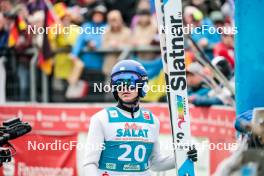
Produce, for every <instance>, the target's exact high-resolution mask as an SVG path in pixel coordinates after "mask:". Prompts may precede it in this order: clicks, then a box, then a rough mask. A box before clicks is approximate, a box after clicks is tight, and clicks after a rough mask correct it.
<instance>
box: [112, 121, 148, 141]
mask: <svg viewBox="0 0 264 176" xmlns="http://www.w3.org/2000/svg"><path fill="white" fill-rule="evenodd" d="M116 137H143V138H147V137H148V129H143V128H142V127H141V126H139V125H137V124H136V123H132V124H129V123H125V127H124V128H123V129H122V128H120V129H117V130H116Z"/></svg>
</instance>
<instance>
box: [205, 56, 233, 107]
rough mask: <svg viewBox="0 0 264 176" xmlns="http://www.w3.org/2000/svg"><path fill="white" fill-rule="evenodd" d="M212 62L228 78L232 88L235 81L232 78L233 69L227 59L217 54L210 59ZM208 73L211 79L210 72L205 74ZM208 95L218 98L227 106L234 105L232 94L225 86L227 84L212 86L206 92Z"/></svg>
mask: <svg viewBox="0 0 264 176" xmlns="http://www.w3.org/2000/svg"><path fill="white" fill-rule="evenodd" d="M212 64H213V65H214V66H215V67H216V68H218V69H219V70H220V71H221V72H222V74H223V75H224V76H225V77H226V79H227V80H229V82H228V83H229V86H230V87H232V88H234V87H235V83H234V79H233V71H232V69H231V66H230V64H229V63H228V61H227V60H226V59H225V58H224V57H222V56H218V57H215V58H214V59H213V60H212ZM210 75H211V77H212V79H213V76H212V74H210V73H208V74H207V76H210ZM208 95H209V97H213V98H218V99H219V100H220V101H221V102H222V104H224V105H228V106H234V105H235V101H234V97H233V94H232V93H231V92H230V90H229V89H228V88H227V85H224V84H219V85H218V87H214V89H212V90H211V91H210V92H209V93H208Z"/></svg>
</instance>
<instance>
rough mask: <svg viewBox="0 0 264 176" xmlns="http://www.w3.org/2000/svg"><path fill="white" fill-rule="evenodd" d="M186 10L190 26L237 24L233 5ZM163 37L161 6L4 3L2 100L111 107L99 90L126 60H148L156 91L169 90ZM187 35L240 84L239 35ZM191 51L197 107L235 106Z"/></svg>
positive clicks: (191, 5) (198, 4) (81, 0)
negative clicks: (236, 45)
mask: <svg viewBox="0 0 264 176" xmlns="http://www.w3.org/2000/svg"><path fill="white" fill-rule="evenodd" d="M183 12H184V13H183V18H184V21H185V25H186V26H192V27H202V26H206V27H205V28H215V29H217V28H219V27H220V29H224V27H227V28H230V27H231V28H232V27H233V26H234V25H233V24H234V20H233V12H234V5H233V1H229V0H227V1H225V0H213V1H209V0H189V1H186V0H184V1H183ZM41 27H42V28H41ZM43 27H53V29H52V30H51V28H50V29H49V28H43ZM65 27H68V28H67V30H65V31H66V32H58V31H63V29H64V28H65ZM36 29H39V30H36ZM54 31H55V32H54ZM56 31H57V32H56ZM158 31H159V30H158V26H157V20H156V16H155V7H154V0H122V1H117V0H103V1H99V0H67V1H55V0H53V1H50V0H28V1H27V0H1V3H0V48H1V49H0V56H1V57H0V58H1V66H0V72H1V77H2V79H1V83H0V85H1V88H0V91H1V93H0V95H1V96H0V101H1V102H5V101H8V102H13V101H22V102H28V101H31V102H111V101H113V97H112V95H111V93H107V92H99V91H95V84H99V83H101V84H103V85H106V84H108V83H109V75H110V72H111V69H112V66H113V65H114V64H115V63H116V62H118V61H119V60H122V59H134V60H137V61H139V62H141V63H142V64H143V65H144V67H145V68H146V69H147V71H148V75H149V80H150V81H149V85H150V86H151V85H165V81H164V74H163V70H162V60H161V55H160V48H159V35H158ZM187 32H189V33H190V37H191V39H192V40H193V41H194V42H195V43H196V44H197V45H198V46H199V47H200V49H201V50H202V52H203V54H205V55H206V57H207V59H209V61H210V62H211V63H212V64H213V65H214V66H215V67H217V68H218V70H220V71H221V72H222V73H223V75H224V76H225V77H226V79H227V80H228V82H229V84H230V85H231V86H233V71H234V67H235V63H234V37H233V34H234V33H230V32H229V33H228V32H227V33H226V32H225V34H219V33H217V32H215V33H210V32H209V31H208V30H205V31H203V33H200V32H201V28H200V31H199V30H198V32H197V33H194V32H193V31H192V29H191V28H189V31H187ZM185 49H186V54H185V57H186V65H187V77H188V86H189V95H190V99H189V100H190V103H193V104H194V105H196V106H211V105H229V106H230V105H231V106H232V105H234V102H233V97H232V96H233V95H232V93H230V92H228V91H227V90H226V88H225V87H226V86H227V85H225V84H222V83H221V81H220V82H219V80H216V79H215V78H214V71H213V70H210V69H209V68H207V67H206V66H203V65H202V64H201V63H200V62H197V59H198V58H197V57H200V56H199V55H200V53H199V52H198V51H197V49H196V48H195V47H194V46H193V44H192V42H190V40H189V39H187V38H186V40H185ZM198 61H199V60H198ZM143 101H145V102H165V101H166V94H165V90H164V89H163V90H162V89H161V90H160V91H158V92H153V91H149V93H148V94H147V96H146V97H145V98H144V99H143Z"/></svg>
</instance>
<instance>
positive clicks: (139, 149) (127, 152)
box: [118, 144, 146, 162]
mask: <svg viewBox="0 0 264 176" xmlns="http://www.w3.org/2000/svg"><path fill="white" fill-rule="evenodd" d="M119 148H120V149H126V150H125V152H124V153H123V154H122V155H120V156H119V157H118V160H119V161H131V160H132V158H131V157H129V155H130V154H131V153H132V152H133V151H132V147H131V146H130V145H127V144H122V145H120V146H119ZM140 152H141V153H142V154H141V156H139V154H140ZM133 154H134V159H135V160H136V161H137V162H142V161H144V159H145V156H146V147H145V146H144V145H137V146H136V147H135V149H134V152H133Z"/></svg>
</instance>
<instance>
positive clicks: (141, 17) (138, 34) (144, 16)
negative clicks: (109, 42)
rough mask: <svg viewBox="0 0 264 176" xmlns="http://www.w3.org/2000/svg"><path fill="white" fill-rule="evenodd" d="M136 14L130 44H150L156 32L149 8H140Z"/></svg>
mask: <svg viewBox="0 0 264 176" xmlns="http://www.w3.org/2000/svg"><path fill="white" fill-rule="evenodd" d="M137 15H138V21H137V23H136V26H135V28H134V30H133V34H132V45H133V46H144V45H150V44H151V42H152V41H153V40H154V38H155V35H156V33H157V26H156V25H155V24H154V23H153V21H152V17H151V13H150V11H149V10H140V11H138V12H137Z"/></svg>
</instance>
